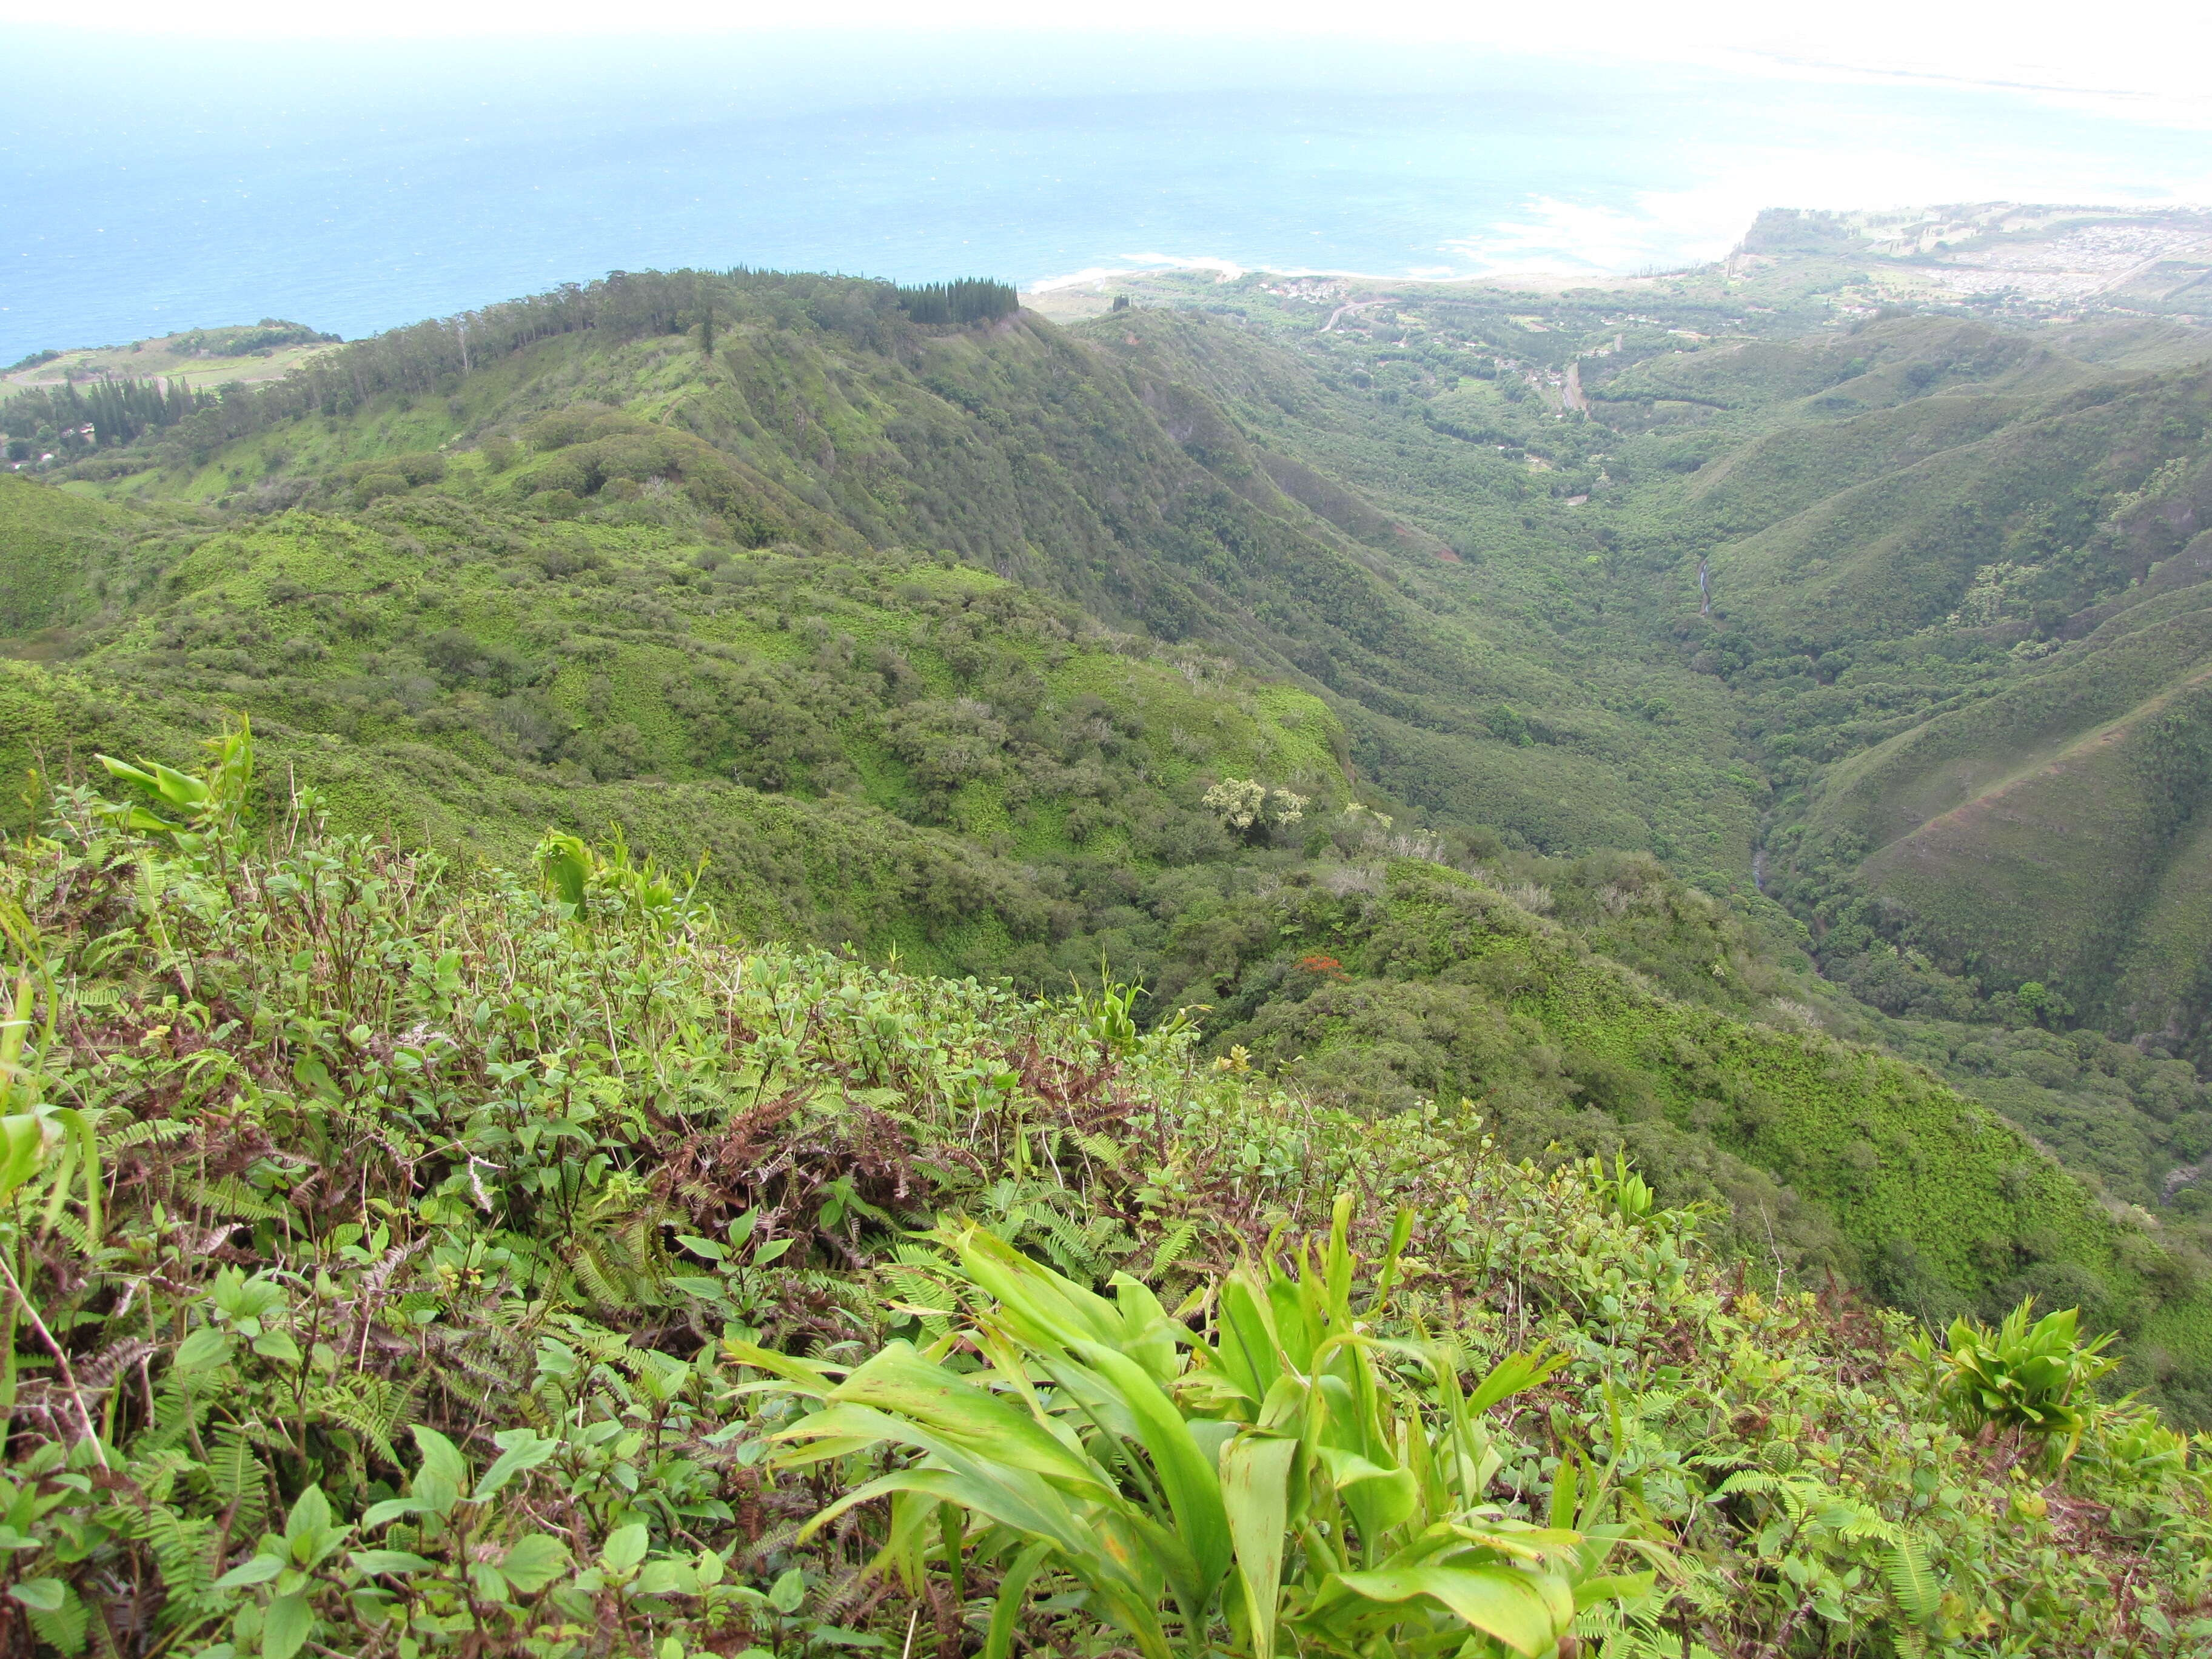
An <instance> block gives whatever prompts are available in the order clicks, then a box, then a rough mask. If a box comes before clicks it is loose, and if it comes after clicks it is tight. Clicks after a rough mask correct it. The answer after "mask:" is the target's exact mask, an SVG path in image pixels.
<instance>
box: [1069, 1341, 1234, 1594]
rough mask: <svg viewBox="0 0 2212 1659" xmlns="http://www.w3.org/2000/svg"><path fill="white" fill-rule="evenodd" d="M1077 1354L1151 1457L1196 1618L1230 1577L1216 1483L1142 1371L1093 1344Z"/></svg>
mask: <svg viewBox="0 0 2212 1659" xmlns="http://www.w3.org/2000/svg"><path fill="white" fill-rule="evenodd" d="M1081 1352H1082V1353H1083V1356H1084V1358H1085V1359H1087V1360H1089V1361H1090V1363H1091V1368H1092V1369H1093V1370H1094V1371H1096V1372H1097V1374H1098V1375H1099V1376H1102V1377H1103V1378H1104V1379H1105V1380H1106V1381H1107V1382H1108V1383H1111V1384H1112V1385H1113V1386H1114V1388H1115V1389H1116V1390H1117V1391H1118V1393H1119V1394H1120V1395H1121V1401H1122V1403H1123V1405H1124V1406H1125V1407H1126V1408H1127V1411H1128V1412H1129V1414H1130V1415H1131V1416H1132V1417H1133V1418H1134V1419H1136V1423H1137V1432H1138V1434H1139V1437H1141V1438H1142V1440H1143V1442H1144V1446H1145V1449H1146V1451H1147V1452H1149V1453H1150V1454H1151V1455H1152V1469H1153V1473H1154V1474H1156V1475H1157V1476H1158V1480H1159V1483H1160V1487H1161V1491H1162V1492H1163V1494H1164V1496H1165V1497H1166V1498H1167V1500H1168V1507H1169V1508H1170V1510H1173V1511H1174V1512H1175V1518H1176V1531H1177V1532H1178V1533H1180V1534H1182V1541H1183V1543H1184V1545H1185V1546H1186V1547H1188V1549H1189V1551H1190V1553H1191V1556H1192V1559H1194V1562H1195V1564H1196V1565H1197V1568H1198V1574H1199V1577H1198V1583H1196V1584H1195V1585H1194V1586H1193V1587H1192V1591H1191V1598H1190V1599H1191V1602H1192V1606H1191V1607H1190V1608H1189V1609H1188V1610H1189V1611H1191V1612H1193V1613H1197V1612H1198V1611H1200V1609H1202V1608H1204V1607H1206V1605H1207V1604H1208V1603H1209V1602H1210V1601H1212V1598H1213V1594H1214V1591H1215V1590H1216V1589H1218V1587H1219V1585H1220V1583H1221V1580H1222V1578H1223V1577H1225V1575H1226V1574H1227V1573H1228V1571H1229V1563H1230V1556H1231V1546H1230V1539H1229V1516H1228V1515H1227V1514H1226V1513H1225V1511H1224V1510H1223V1509H1222V1504H1221V1480H1220V1477H1219V1476H1218V1474H1216V1473H1215V1471H1214V1467H1213V1465H1212V1464H1211V1463H1210V1462H1207V1460H1206V1459H1205V1458H1204V1457H1202V1456H1200V1455H1199V1450H1198V1447H1197V1445H1196V1444H1195V1443H1194V1442H1193V1441H1192V1439H1191V1437H1190V1430H1189V1428H1188V1426H1187V1425H1185V1424H1184V1422H1183V1420H1182V1413H1179V1412H1178V1411H1176V1408H1175V1406H1174V1404H1173V1402H1171V1401H1170V1400H1169V1399H1168V1397H1167V1396H1166V1395H1164V1394H1162V1393H1161V1392H1160V1389H1159V1385H1158V1383H1155V1382H1153V1380H1152V1377H1151V1376H1148V1375H1147V1374H1146V1371H1145V1370H1144V1368H1143V1367H1142V1366H1140V1365H1139V1364H1137V1363H1136V1361H1134V1360H1133V1359H1130V1358H1127V1357H1126V1356H1125V1355H1123V1354H1121V1353H1118V1352H1115V1350H1113V1349H1111V1348H1107V1347H1103V1346H1099V1345H1098V1344H1097V1343H1091V1342H1085V1343H1084V1344H1083V1345H1082V1347H1081Z"/></svg>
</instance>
